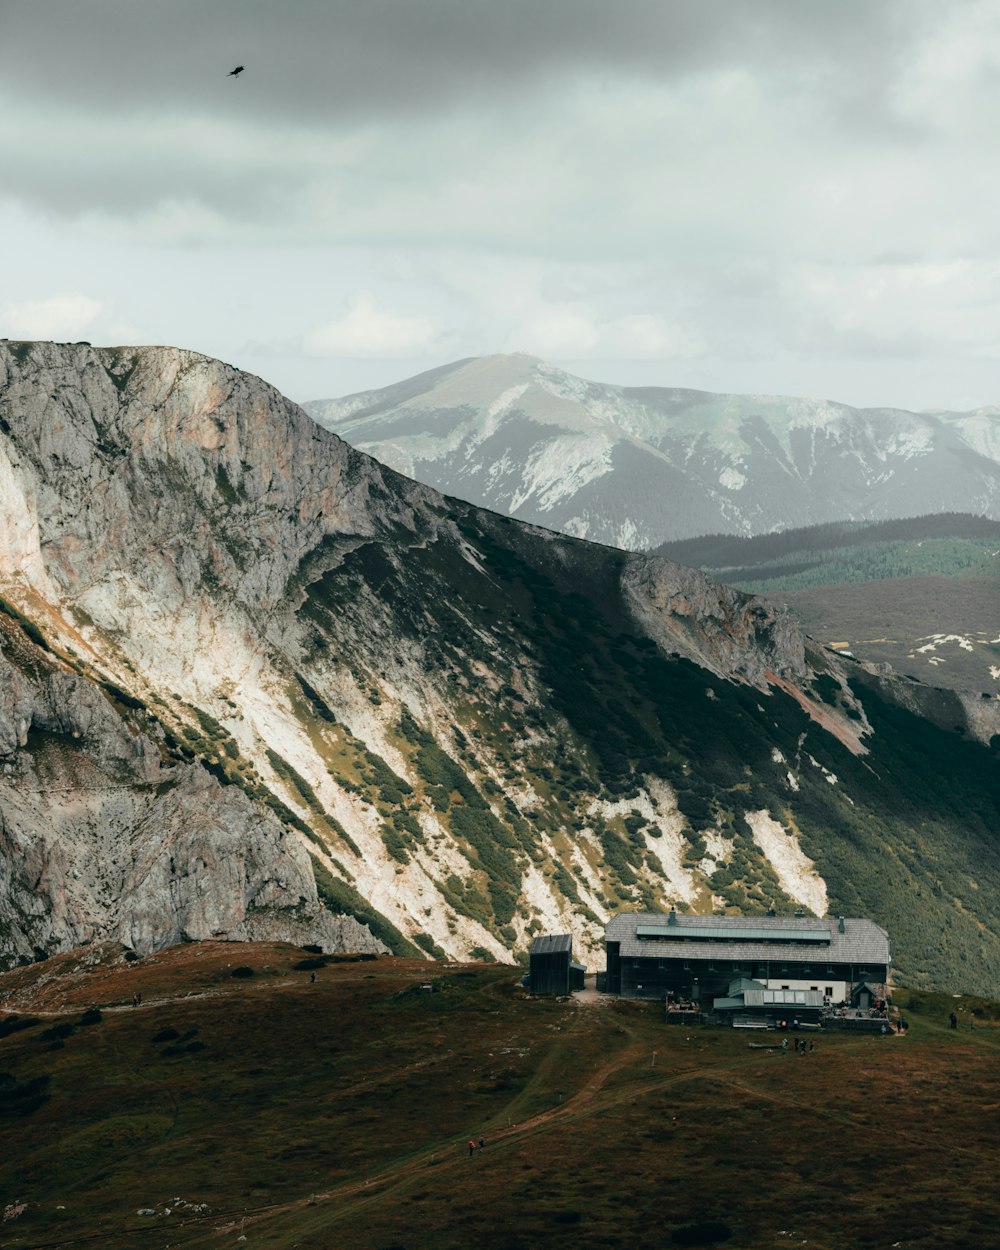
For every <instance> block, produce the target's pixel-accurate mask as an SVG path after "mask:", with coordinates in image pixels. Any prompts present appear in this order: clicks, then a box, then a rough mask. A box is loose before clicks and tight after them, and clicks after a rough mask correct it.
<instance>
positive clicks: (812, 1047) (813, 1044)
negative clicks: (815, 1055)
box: [809, 1041, 816, 1054]
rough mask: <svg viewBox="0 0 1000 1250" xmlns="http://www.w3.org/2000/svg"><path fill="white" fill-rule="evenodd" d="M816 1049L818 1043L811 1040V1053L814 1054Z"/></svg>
mask: <svg viewBox="0 0 1000 1250" xmlns="http://www.w3.org/2000/svg"><path fill="white" fill-rule="evenodd" d="M815 1049H816V1043H815V1042H812V1041H811V1042H810V1043H809V1053H810V1054H812V1052H813V1051H814V1050H815Z"/></svg>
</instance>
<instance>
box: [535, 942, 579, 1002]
mask: <svg viewBox="0 0 1000 1250" xmlns="http://www.w3.org/2000/svg"><path fill="white" fill-rule="evenodd" d="M529 958H530V960H531V965H530V966H531V981H530V989H531V992H532V994H569V993H570V992H571V991H572V990H574V989H577V988H582V987H580V986H577V985H575V984H574V980H575V979H580V980H581V981H582V978H580V977H579V974H577V976H576V977H574V964H573V938H572V935H571V934H569V933H543V934H540V935H539V936H538V937H536V938H535V940H534V941H533V942H532V943H531V952H530V956H529ZM575 967H576V968H579V967H580V965H579V964H576V965H575Z"/></svg>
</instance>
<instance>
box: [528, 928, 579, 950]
mask: <svg viewBox="0 0 1000 1250" xmlns="http://www.w3.org/2000/svg"><path fill="white" fill-rule="evenodd" d="M554 951H569V952H570V953H572V951H573V935H572V934H571V933H540V934H539V935H538V937H536V938H535V940H534V941H533V942H532V943H531V954H532V955H551V954H552V953H553V952H554Z"/></svg>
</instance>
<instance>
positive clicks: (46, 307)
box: [0, 295, 102, 340]
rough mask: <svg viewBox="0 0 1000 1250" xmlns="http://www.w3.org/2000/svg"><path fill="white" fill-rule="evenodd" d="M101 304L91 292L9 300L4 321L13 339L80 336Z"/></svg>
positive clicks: (0, 311)
mask: <svg viewBox="0 0 1000 1250" xmlns="http://www.w3.org/2000/svg"><path fill="white" fill-rule="evenodd" d="M101 311H102V306H101V304H100V303H99V302H98V301H97V300H95V299H91V298H90V297H89V296H87V295H50V296H49V297H48V298H47V299H29V300H24V301H23V302H22V303H19V304H5V305H4V306H3V308H2V309H0V325H2V326H3V329H4V332H5V336H6V337H7V338H12V339H57V340H65V339H72V338H76V337H77V336H78V335H81V334H83V332H84V331H85V330H87V329H88V328H89V327H90V326H92V325H93V324H94V322H95V321H96V320H97V318H98V317H99V316H100V314H101Z"/></svg>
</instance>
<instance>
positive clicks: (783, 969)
mask: <svg viewBox="0 0 1000 1250" xmlns="http://www.w3.org/2000/svg"><path fill="white" fill-rule="evenodd" d="M781 971H782V972H787V971H788V964H782V965H781Z"/></svg>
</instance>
